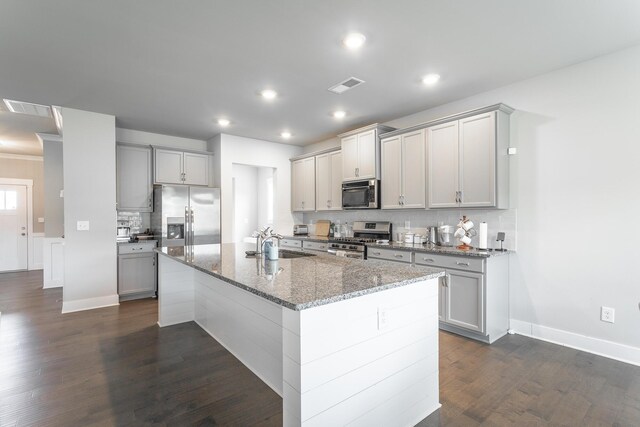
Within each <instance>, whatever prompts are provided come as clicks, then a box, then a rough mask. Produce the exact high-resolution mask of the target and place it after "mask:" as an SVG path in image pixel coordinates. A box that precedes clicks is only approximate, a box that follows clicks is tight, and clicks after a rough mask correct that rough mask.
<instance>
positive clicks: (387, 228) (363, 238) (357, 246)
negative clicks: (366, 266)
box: [327, 221, 391, 259]
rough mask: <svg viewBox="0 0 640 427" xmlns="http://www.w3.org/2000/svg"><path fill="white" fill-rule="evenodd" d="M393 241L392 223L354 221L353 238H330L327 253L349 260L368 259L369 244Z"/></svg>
mask: <svg viewBox="0 0 640 427" xmlns="http://www.w3.org/2000/svg"><path fill="white" fill-rule="evenodd" d="M390 239H391V223H390V222H387V221H354V223H353V237H336V238H329V245H328V247H327V253H329V254H331V255H338V256H344V257H348V258H361V259H366V258H367V247H366V244H367V243H373V242H375V241H377V240H387V241H389V240H390Z"/></svg>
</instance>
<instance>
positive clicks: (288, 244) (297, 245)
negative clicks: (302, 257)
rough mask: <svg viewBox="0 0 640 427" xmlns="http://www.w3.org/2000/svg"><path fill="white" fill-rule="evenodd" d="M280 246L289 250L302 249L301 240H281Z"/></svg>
mask: <svg viewBox="0 0 640 427" xmlns="http://www.w3.org/2000/svg"><path fill="white" fill-rule="evenodd" d="M280 246H286V247H289V248H302V240H294V239H282V240H280Z"/></svg>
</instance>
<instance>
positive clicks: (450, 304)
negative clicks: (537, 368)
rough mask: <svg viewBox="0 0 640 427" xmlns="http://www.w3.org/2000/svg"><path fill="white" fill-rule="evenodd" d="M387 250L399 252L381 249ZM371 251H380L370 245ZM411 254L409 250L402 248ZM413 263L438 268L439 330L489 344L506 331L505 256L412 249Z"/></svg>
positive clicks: (507, 316) (507, 298)
mask: <svg viewBox="0 0 640 427" xmlns="http://www.w3.org/2000/svg"><path fill="white" fill-rule="evenodd" d="M381 250H382V251H384V255H386V256H387V257H386V258H384V257H378V258H382V259H390V258H389V257H388V255H389V253H392V252H399V251H391V250H389V249H386V250H385V249H381ZM372 251H376V252H378V251H380V250H379V249H377V248H371V250H369V251H368V254H370V253H372ZM406 253H408V254H411V252H409V251H406ZM413 262H414V264H415V265H424V266H429V267H437V268H442V269H444V270H445V271H446V275H445V276H444V277H441V278H440V281H439V286H438V295H439V308H440V312H439V318H440V329H444V330H446V331H449V332H453V333H457V334H459V335H464V336H466V337H469V338H474V339H477V340H480V341H484V342H487V343H492V342H494V341H495V340H497V339H498V338H500V337H502V336H503V335H505V334H506V333H507V331H508V330H509V256H508V255H498V256H492V257H488V258H479V257H471V256H455V255H441V254H433V253H425V252H413Z"/></svg>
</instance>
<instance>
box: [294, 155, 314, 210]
mask: <svg viewBox="0 0 640 427" xmlns="http://www.w3.org/2000/svg"><path fill="white" fill-rule="evenodd" d="M315 205H316V170H315V157H307V158H305V159H300V160H294V161H292V162H291V210H292V211H296V212H309V211H314V210H315V209H316V206H315Z"/></svg>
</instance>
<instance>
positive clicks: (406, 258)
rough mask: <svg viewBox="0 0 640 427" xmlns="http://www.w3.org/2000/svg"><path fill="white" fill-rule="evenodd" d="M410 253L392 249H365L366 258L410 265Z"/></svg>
mask: <svg viewBox="0 0 640 427" xmlns="http://www.w3.org/2000/svg"><path fill="white" fill-rule="evenodd" d="M411 255H412V253H411V252H409V251H395V250H393V249H379V248H367V258H377V259H386V260H389V261H398V262H407V263H411Z"/></svg>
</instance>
